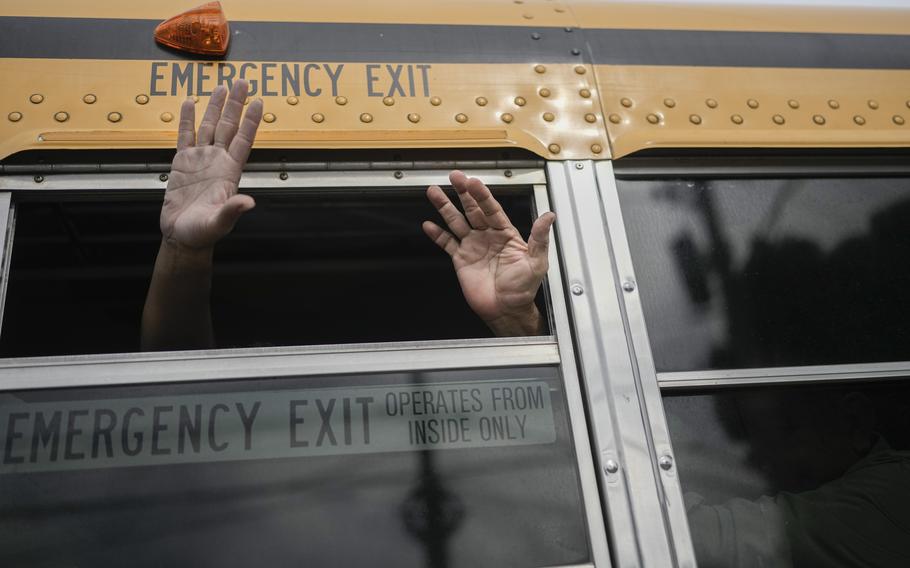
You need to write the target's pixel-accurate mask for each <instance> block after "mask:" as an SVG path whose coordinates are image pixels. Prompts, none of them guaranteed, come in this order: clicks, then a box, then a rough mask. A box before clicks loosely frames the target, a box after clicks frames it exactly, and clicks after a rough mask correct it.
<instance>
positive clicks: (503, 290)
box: [423, 171, 556, 337]
mask: <svg viewBox="0 0 910 568" xmlns="http://www.w3.org/2000/svg"><path fill="white" fill-rule="evenodd" d="M449 181H451V183H452V186H453V187H454V188H455V191H456V193H457V194H458V198H459V200H460V202H461V204H462V207H463V209H464V214H462V213H461V212H460V211H459V210H458V208H457V207H455V205H454V204H453V203H452V202H451V201H450V200H449V198H448V197H447V196H446V194H445V193H444V192H443V191H442V189H440V188H439V187H438V186H430V187H429V188H428V189H427V197H428V198H429V200H430V202H431V203H432V204H433V206H434V207H436V210H437V211H438V212H439V214H440V215H441V216H442V218H443V220H444V221H445V223H446V225H447V227H448V229H449V230H448V231H446V230H445V229H443V228H442V227H440V226H439V225H437V224H435V223H433V222H431V221H425V222H424V223H423V230H424V232H425V233H426V234H427V236H428V237H429V238H430V239H432V240H433V242H435V243H436V244H437V245H438V246H439V247H440V248H441V249H443V250H444V251H446V252H447V253H448V254H449V256H450V257H451V258H452V264H453V265H454V267H455V273H456V275H457V277H458V282H459V284H460V285H461V290H462V292H463V293H464V297H465V300H467V302H468V305H469V306H470V307H471V309H472V310H474V313H476V314H477V315H478V316H479V317H480V318H481V319H482V320H483V321H484V322H485V323H486V324H487V326H488V327H489V328H490V329H491V330H492V331H493V333H495V334H496V335H497V336H499V337H514V336H528V335H539V334H541V333H543V329H544V321H543V318H542V316H541V314H540V312H539V310H538V309H537V306H536V305H535V304H534V298H535V297H536V296H537V291H538V289H539V288H540V284H541V283H542V282H543V279H544V277H545V276H546V274H547V269H548V267H549V260H548V248H549V240H550V236H549V235H550V227H552V225H553V222H554V221H555V220H556V216H555V215H554V214H553V213H545V214H543V215H541V216H540V217H539V218H538V219H537V220H536V221H535V222H534V224H533V226H532V227H531V235H530V236H529V238H528V240H527V242H526V241H525V240H524V239H523V238H522V237H521V234H520V233H519V232H518V230H517V229H516V228H515V227H514V226H513V225H512V223H511V221H510V220H509V218H508V216H507V215H506V214H505V211H503V209H502V206H501V205H500V204H499V202H497V201H496V199H495V198H494V197H493V194H492V193H491V192H490V190H489V188H487V186H485V185H484V184H483V182H481V181H480V180H478V179H475V178H469V177H467V176H466V175H465V174H463V173H462V172H459V171H454V172H452V173H451V174H449Z"/></svg>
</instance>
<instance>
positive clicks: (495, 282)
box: [141, 81, 556, 350]
mask: <svg viewBox="0 0 910 568" xmlns="http://www.w3.org/2000/svg"><path fill="white" fill-rule="evenodd" d="M247 90H248V85H247V83H246V82H245V81H237V82H235V83H234V85H233V87H232V89H231V90H230V93H228V90H227V89H226V88H225V87H223V86H220V87H218V88H216V89H215V91H214V92H213V93H212V97H211V99H210V101H209V104H208V107H207V108H206V111H205V115H204V116H203V118H202V122H201V123H200V125H199V129H198V131H197V130H196V128H195V109H194V104H193V101H191V100H187V101H184V103H183V105H182V106H181V108H180V124H179V128H178V136H177V154H176V155H175V156H174V161H173V164H172V169H171V173H170V176H169V177H168V185H167V191H166V192H165V195H164V203H163V205H162V208H161V217H160V226H161V232H162V237H163V238H162V241H161V246H160V248H159V250H158V257H157V259H156V261H155V268H154V272H153V274H152V280H151V285H150V287H149V291H148V295H147V297H146V302H145V307H144V309H143V313H142V340H141V341H142V349H143V350H169V349H199V348H211V347H214V346H215V340H214V333H213V329H212V316H211V308H210V291H211V279H212V251H213V248H214V246H215V244H216V243H217V242H218V241H219V240H220V239H222V238H223V237H225V236H226V235H227V234H228V233H230V232H231V230H232V229H233V228H234V225H235V224H236V223H237V220H238V219H239V218H240V217H241V216H242V215H243V214H244V213H246V212H247V211H249V210H251V209H253V207H254V206H255V202H254V200H253V198H252V197H250V196H249V195H245V194H242V193H238V184H239V182H240V175H241V172H242V169H243V166H244V164H245V163H246V161H247V159H248V157H249V155H250V149H251V147H252V145H253V140H254V139H255V137H256V131H257V129H258V127H259V122H260V120H261V118H262V101H261V100H255V101H252V102H251V103H249V107H248V108H247V110H246V112H245V113H243V108H244V100H245V99H246V95H247ZM449 179H450V181H451V183H452V185H453V186H454V188H455V190H456V192H457V194H458V197H459V200H460V201H461V204H462V207H463V209H464V213H462V212H461V211H459V209H458V208H457V207H456V206H455V205H454V204H453V203H452V202H451V201H450V200H449V198H448V197H447V196H446V194H445V193H444V192H443V191H442V190H441V189H440V188H439V187H437V186H431V187H429V188H428V189H427V197H428V199H429V200H430V202H431V203H432V204H433V206H434V207H436V209H437V211H438V212H439V214H440V215H441V216H442V218H443V220H444V221H445V223H446V225H447V226H448V229H449V230H448V231H447V230H445V229H443V228H442V227H440V226H439V225H437V224H435V223H433V222H431V221H425V222H424V223H423V230H424V232H425V233H426V234H427V236H428V237H429V238H430V239H432V240H433V242H435V243H436V244H437V245H438V246H439V247H440V248H442V249H443V250H444V251H445V252H446V253H448V254H449V256H450V257H451V258H452V263H453V265H454V268H455V271H456V274H457V276H458V282H459V284H460V285H461V289H462V292H463V293H464V297H465V300H467V302H468V305H469V306H470V307H471V309H472V310H473V311H474V312H475V313H476V314H477V315H478V316H479V317H480V318H481V319H482V320H483V321H484V322H485V323H486V324H487V326H489V327H490V329H491V330H492V331H493V332H494V333H495V334H496V335H498V336H525V335H536V334H539V333H541V332H542V330H543V320H542V318H541V315H540V312H539V311H538V309H537V307H536V305H535V303H534V298H535V296H536V295H537V290H538V289H539V288H540V285H541V282H542V281H543V278H544V276H545V275H546V272H547V267H548V257H547V250H548V245H549V232H550V227H551V226H552V225H553V222H554V221H555V218H556V217H555V215H554V214H553V213H545V214H544V215H541V216H540V217H539V218H538V219H537V220H536V221H535V222H534V224H533V226H532V228H531V234H530V237H529V239H528V241H527V242H525V241H524V239H522V237H521V235H520V234H519V232H518V230H516V229H515V227H514V226H513V225H512V223H511V222H510V221H509V218H508V217H507V216H506V214H505V212H504V211H503V209H502V207H501V206H500V204H499V203H498V202H497V201H496V199H494V198H493V195H492V194H491V192H490V190H489V189H488V188H487V187H486V186H485V185H484V184H483V183H482V182H481V181H480V180H477V179H473V178H469V177H467V176H465V175H464V174H463V173H461V172H458V171H454V172H452V173H451V174H450V175H449Z"/></svg>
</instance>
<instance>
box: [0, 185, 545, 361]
mask: <svg viewBox="0 0 910 568" xmlns="http://www.w3.org/2000/svg"><path fill="white" fill-rule="evenodd" d="M423 189H425V188H420V189H418V188H415V189H412V190H400V189H399V190H391V189H387V188H386V189H381V190H375V189H374V190H368V191H367V190H354V189H345V190H335V189H332V190H313V189H307V190H305V191H295V190H293V189H287V190H285V189H282V190H281V191H280V192H278V191H274V190H271V191H269V190H259V191H251V192H250V193H251V194H252V195H254V196H255V199H256V201H257V206H256V209H255V210H253V211H252V212H250V213H249V214H247V215H245V216H244V217H243V218H242V219H241V220H240V222H239V223H238V225H237V227H236V228H235V230H234V231H233V232H232V233H231V234H230V235H229V236H228V237H226V238H225V239H224V240H222V241H221V242H220V243H219V244H218V245H217V246H216V248H215V261H214V276H213V284H212V316H213V324H214V330H215V337H216V343H217V346H218V347H221V348H233V347H263V346H285V345H314V344H337V343H361V342H385V341H411V340H442V339H463V338H482V337H491V336H492V335H491V332H490V331H489V329H488V328H487V327H486V326H485V325H484V323H483V322H482V321H481V320H480V319H479V318H478V317H477V316H476V315H475V314H474V313H473V312H472V311H471V309H470V308H469V307H468V305H467V304H466V302H465V300H464V297H463V295H462V293H461V290H460V288H459V285H458V282H457V279H456V276H455V273H454V270H453V269H452V263H451V260H450V259H449V257H448V256H447V255H446V254H445V253H443V252H442V251H440V250H439V249H438V248H437V246H436V245H435V244H434V243H433V242H431V241H430V240H429V239H428V238H427V237H426V235H424V233H423V231H422V230H421V222H422V221H423V220H425V219H436V218H437V213H436V212H435V210H434V209H433V207H432V205H431V204H430V203H428V201H427V199H426V197H425V196H424V192H423ZM496 196H497V199H498V200H499V201H500V202H501V203H502V205H503V207H504V208H505V210H506V212H507V214H508V216H509V217H510V219H511V220H512V222H513V224H514V225H515V226H516V227H517V228H518V229H519V231H520V232H521V233H522V234H523V235H524V236H525V237H527V234H528V232H529V230H530V226H531V220H532V215H533V204H532V197H531V193H530V190H518V189H504V190H497V192H496ZM455 201H456V202H457V199H456V200H455ZM160 208H161V195H160V194H154V195H151V194H148V195H145V196H144V197H143V196H139V197H133V198H129V199H125V198H122V197H121V198H118V197H114V196H111V195H110V194H108V195H106V196H105V197H103V198H100V197H94V198H92V199H85V198H79V197H67V196H60V197H56V196H51V197H48V196H46V195H42V196H41V199H36V198H31V199H30V198H29V197H28V196H25V197H22V198H20V199H17V203H16V234H15V239H14V244H13V247H14V248H13V253H12V268H11V273H10V276H9V285H8V291H7V301H6V311H5V315H4V322H3V333H2V337H0V356H3V357H23V356H44V355H73V354H92V353H117V352H131V351H137V350H138V349H139V331H140V318H141V314H142V308H143V303H144V300H145V294H146V292H147V290H148V286H149V280H150V277H151V273H152V267H153V266H154V263H155V256H156V253H157V251H158V244H159V242H160V240H161V233H160V230H159V227H158V216H159V212H160ZM440 222H441V221H440ZM538 306H539V309H540V310H541V313H542V314H546V309H545V305H544V302H543V298H542V295H539V297H538ZM544 319H546V315H544Z"/></svg>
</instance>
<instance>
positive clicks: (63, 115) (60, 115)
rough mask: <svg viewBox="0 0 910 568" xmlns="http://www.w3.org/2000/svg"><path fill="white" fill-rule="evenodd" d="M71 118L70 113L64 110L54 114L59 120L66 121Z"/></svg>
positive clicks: (55, 118)
mask: <svg viewBox="0 0 910 568" xmlns="http://www.w3.org/2000/svg"><path fill="white" fill-rule="evenodd" d="M69 118H70V115H69V113H67V112H63V111H60V112H58V113H57V114H55V115H54V120H56V121H57V122H66V121H67V120H69Z"/></svg>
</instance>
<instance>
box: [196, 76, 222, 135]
mask: <svg viewBox="0 0 910 568" xmlns="http://www.w3.org/2000/svg"><path fill="white" fill-rule="evenodd" d="M225 97H227V87H225V86H224V85H219V86H218V87H215V91H214V92H213V93H212V98H211V99H209V104H208V106H206V107H205V114H204V115H203V116H202V122H201V123H199V132H198V134H196V143H197V144H198V145H200V146H208V145H209V144H211V143H212V137H213V136H214V135H215V125H216V124H218V119H219V118H221V107H223V106H224V99H225Z"/></svg>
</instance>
